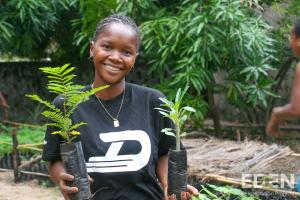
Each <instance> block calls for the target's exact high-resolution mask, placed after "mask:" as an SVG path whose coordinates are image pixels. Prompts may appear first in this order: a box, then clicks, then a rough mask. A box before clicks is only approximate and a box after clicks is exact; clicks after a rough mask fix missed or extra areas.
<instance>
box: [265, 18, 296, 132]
mask: <svg viewBox="0 0 300 200" xmlns="http://www.w3.org/2000/svg"><path fill="white" fill-rule="evenodd" d="M291 48H292V49H293V52H294V53H295V55H297V56H300V21H298V22H297V23H296V24H295V26H294V27H293V29H292V31H291ZM297 117H300V63H298V65H297V67H296V72H295V79H294V83H293V88H292V94H291V99H290V103H289V104H286V105H285V106H281V107H275V108H274V109H273V111H272V115H271V118H270V120H269V122H268V124H267V129H266V131H267V133H268V134H270V135H272V136H276V135H278V133H279V125H280V124H282V123H283V122H284V121H285V120H289V119H293V118H297Z"/></svg>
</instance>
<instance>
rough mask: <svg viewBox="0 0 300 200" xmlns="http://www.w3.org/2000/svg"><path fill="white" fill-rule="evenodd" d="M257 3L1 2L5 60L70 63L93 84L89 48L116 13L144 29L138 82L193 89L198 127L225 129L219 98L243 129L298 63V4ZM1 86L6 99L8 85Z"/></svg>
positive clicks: (0, 46) (262, 115)
mask: <svg viewBox="0 0 300 200" xmlns="http://www.w3.org/2000/svg"><path fill="white" fill-rule="evenodd" d="M251 2H252V3H251ZM253 2H254V1H250V0H248V1H246V0H245V1H243V3H241V2H240V1H239V0H228V1H224V0H205V1H204V0H203V1H193V0H180V1H175V0H168V1H166V0H136V1H134V0H62V1H55V0H51V1H46V0H10V1H5V0H2V1H0V11H1V12H0V13H1V15H0V32H1V34H0V41H1V42H0V53H1V55H2V57H6V58H8V59H10V58H12V57H14V56H18V57H29V58H30V60H40V59H42V58H50V59H51V65H60V64H62V63H66V62H71V63H72V64H73V65H76V66H79V68H78V74H79V76H78V80H79V81H80V82H83V83H88V82H90V81H91V77H92V74H93V70H92V66H91V63H90V62H89V61H88V59H87V57H88V48H89V41H90V39H91V37H92V35H93V31H94V29H95V27H96V25H97V23H98V22H99V21H100V20H101V19H103V18H104V17H106V16H108V15H110V14H112V13H121V14H126V15H129V16H131V17H132V18H133V19H134V20H135V21H136V22H137V24H138V25H139V27H140V30H141V34H142V41H143V44H142V48H141V51H140V57H139V59H138V62H137V65H138V67H136V68H141V69H143V71H137V72H136V74H138V73H147V74H146V75H143V76H141V75H136V74H134V77H140V78H142V77H145V76H150V77H154V78H153V79H150V80H148V82H147V81H144V82H143V83H144V84H146V85H148V86H151V87H156V88H158V89H160V90H162V91H163V92H165V93H166V94H167V96H169V97H170V98H173V97H174V96H175V92H176V90H174V89H173V88H179V87H182V88H184V87H185V86H186V85H190V89H189V91H188V95H187V99H186V101H187V102H186V103H187V104H190V105H191V106H193V107H195V108H196V109H197V110H198V112H197V115H196V120H195V122H196V123H195V124H196V125H200V124H201V121H202V120H203V119H204V118H205V117H206V116H207V115H208V116H210V117H212V118H213V120H214V124H215V128H216V129H217V130H218V129H220V116H219V112H220V111H219V108H218V103H219V102H216V99H215V94H223V95H224V96H225V97H226V99H227V102H228V103H229V104H230V105H231V106H232V109H233V108H235V109H237V110H240V112H239V113H240V117H239V121H243V122H249V123H258V122H260V123H261V122H264V121H265V120H266V118H267V117H268V114H269V112H270V109H271V108H272V106H273V105H274V104H276V101H275V99H277V96H276V95H274V94H277V93H278V90H279V89H280V86H281V83H282V81H283V79H284V78H285V76H286V73H287V71H288V69H289V68H290V66H291V65H292V64H293V62H294V61H295V60H296V59H295V58H294V56H293V55H292V54H291V52H290V51H289V49H288V42H287V41H288V32H289V29H290V27H291V25H292V23H293V21H295V16H296V15H297V14H298V13H297V11H299V7H300V3H299V1H284V0H261V1H258V4H255V3H253ZM282 3H283V4H282ZM265 8H272V9H274V10H276V12H277V13H279V15H280V17H278V20H277V21H276V22H275V23H276V26H275V25H274V24H272V23H273V22H272V23H271V22H269V21H267V20H266V19H264V18H263V17H261V16H262V15H263V14H264V12H265V10H266V9H265ZM276 27H277V28H276ZM37 67H40V66H37ZM144 70H145V71H146V72H145V71H144ZM218 73H225V74H226V75H225V78H224V80H223V81H222V82H220V81H218V80H217V79H216V76H217V74H218ZM153 80H155V81H153ZM153 83H156V84H153ZM0 85H1V87H0V88H1V90H4V91H5V87H4V85H5V83H4V82H3V81H1V82H0ZM274 97H275V98H274ZM266 110H268V112H266ZM207 111H209V112H207Z"/></svg>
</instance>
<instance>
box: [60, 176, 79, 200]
mask: <svg viewBox="0 0 300 200" xmlns="http://www.w3.org/2000/svg"><path fill="white" fill-rule="evenodd" d="M73 180H74V176H72V175H70V174H67V173H64V172H63V173H61V174H60V175H59V180H58V186H59V188H60V190H61V193H62V195H63V196H64V199H65V200H69V197H68V195H69V194H74V193H76V192H78V188H77V187H69V186H67V184H66V182H67V181H73Z"/></svg>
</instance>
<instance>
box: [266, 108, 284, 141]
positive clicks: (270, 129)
mask: <svg viewBox="0 0 300 200" xmlns="http://www.w3.org/2000/svg"><path fill="white" fill-rule="evenodd" d="M276 113H277V108H274V109H273V111H272V115H271V118H270V120H269V122H268V123H267V127H266V132H267V134H269V135H270V136H277V135H278V134H279V133H280V131H279V125H280V124H281V123H282V121H281V120H279V119H278V117H277V116H276Z"/></svg>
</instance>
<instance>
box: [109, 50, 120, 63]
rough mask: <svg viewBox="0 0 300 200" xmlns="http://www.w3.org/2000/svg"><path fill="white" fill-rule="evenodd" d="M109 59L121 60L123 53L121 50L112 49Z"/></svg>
mask: <svg viewBox="0 0 300 200" xmlns="http://www.w3.org/2000/svg"><path fill="white" fill-rule="evenodd" d="M109 59H111V60H112V61H114V62H121V54H120V52H119V51H116V50H114V51H111V54H110V56H109Z"/></svg>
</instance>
